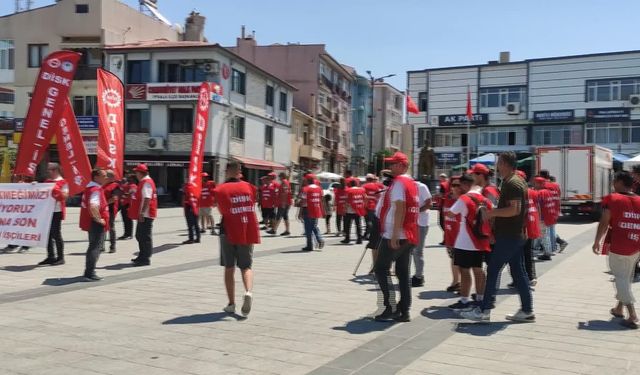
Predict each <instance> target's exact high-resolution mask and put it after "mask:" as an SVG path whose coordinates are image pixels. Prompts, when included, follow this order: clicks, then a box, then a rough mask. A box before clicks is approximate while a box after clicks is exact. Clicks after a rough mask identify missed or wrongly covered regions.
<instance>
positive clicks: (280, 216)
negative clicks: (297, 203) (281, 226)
mask: <svg viewBox="0 0 640 375" xmlns="http://www.w3.org/2000/svg"><path fill="white" fill-rule="evenodd" d="M290 207H291V206H287V207H278V212H277V214H276V220H289V208H290Z"/></svg>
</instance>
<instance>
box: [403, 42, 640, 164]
mask: <svg viewBox="0 0 640 375" xmlns="http://www.w3.org/2000/svg"><path fill="white" fill-rule="evenodd" d="M638 77H640V51H625V52H615V53H602V54H590V55H579V56H566V57H556V58H542V59H530V60H524V61H519V62H511V61H509V54H508V53H501V58H500V60H498V61H491V62H489V63H487V64H482V65H474V66H463V67H452V68H437V69H425V70H419V71H409V72H408V77H407V80H408V88H409V94H410V95H411V96H412V98H413V100H414V101H415V102H416V103H417V104H418V107H419V110H420V113H419V114H409V116H408V122H409V124H411V125H412V126H413V127H414V145H415V149H414V160H418V158H419V155H420V152H421V150H422V148H423V147H430V148H432V151H433V153H434V155H435V158H434V159H435V164H436V165H435V167H436V168H435V174H434V175H437V174H438V173H441V172H449V171H450V170H451V167H452V166H454V165H458V164H460V163H464V162H466V157H465V155H466V153H467V147H469V153H470V156H471V158H473V157H476V156H478V155H483V154H486V153H490V152H501V151H515V152H516V153H518V154H519V156H526V155H529V154H530V153H532V152H533V151H534V150H535V148H536V147H538V146H563V145H582V144H598V145H600V146H604V147H607V148H610V149H612V150H614V152H618V153H626V154H634V153H638V152H640V79H639V78H638ZM468 92H470V95H471V104H472V109H473V114H474V115H473V118H472V119H470V121H468V119H467V118H466V115H465V113H466V105H467V93H468ZM467 127H469V129H470V131H468V130H467ZM417 165H418V163H414V174H418V173H419V171H418V170H417Z"/></svg>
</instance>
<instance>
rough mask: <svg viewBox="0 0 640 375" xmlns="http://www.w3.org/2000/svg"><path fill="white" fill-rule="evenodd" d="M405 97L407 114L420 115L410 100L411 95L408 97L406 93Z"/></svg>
mask: <svg viewBox="0 0 640 375" xmlns="http://www.w3.org/2000/svg"><path fill="white" fill-rule="evenodd" d="M405 96H406V98H407V112H410V113H415V114H418V113H420V110H419V109H418V106H417V105H416V103H415V102H414V101H413V99H411V95H409V94H408V93H407V94H406V95H405Z"/></svg>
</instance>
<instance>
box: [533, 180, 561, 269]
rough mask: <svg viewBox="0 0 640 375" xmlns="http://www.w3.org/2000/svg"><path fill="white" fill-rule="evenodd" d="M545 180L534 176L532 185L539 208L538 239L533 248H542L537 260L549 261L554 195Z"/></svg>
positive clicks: (551, 245) (554, 221)
mask: <svg viewBox="0 0 640 375" xmlns="http://www.w3.org/2000/svg"><path fill="white" fill-rule="evenodd" d="M546 183H547V180H546V179H545V178H544V177H541V176H536V177H534V178H533V184H534V187H535V190H536V193H535V198H536V202H537V203H538V205H539V206H540V238H538V240H536V241H534V246H533V247H534V248H538V247H542V255H540V256H539V257H538V260H551V255H552V254H553V242H551V239H552V237H553V236H552V235H551V234H550V231H551V227H552V226H553V225H554V224H555V223H556V218H557V215H556V212H555V198H554V193H553V192H552V191H550V190H549V189H547V186H548V185H547V184H546Z"/></svg>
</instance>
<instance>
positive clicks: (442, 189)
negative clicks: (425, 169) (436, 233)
mask: <svg viewBox="0 0 640 375" xmlns="http://www.w3.org/2000/svg"><path fill="white" fill-rule="evenodd" d="M439 177H440V184H439V185H438V194H437V195H436V202H437V203H438V224H439V225H440V228H441V229H442V233H443V239H442V242H440V245H445V242H446V241H445V240H444V235H445V234H446V233H445V231H444V220H445V218H444V213H443V211H442V208H443V205H444V201H445V199H446V198H447V196H448V195H449V191H450V188H449V181H448V180H447V175H446V174H444V173H441V174H440V176H439Z"/></svg>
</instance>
